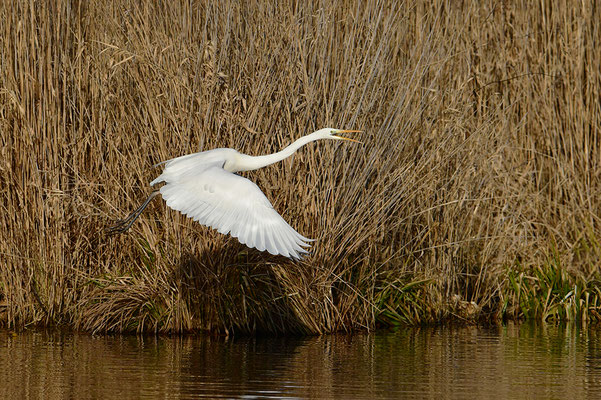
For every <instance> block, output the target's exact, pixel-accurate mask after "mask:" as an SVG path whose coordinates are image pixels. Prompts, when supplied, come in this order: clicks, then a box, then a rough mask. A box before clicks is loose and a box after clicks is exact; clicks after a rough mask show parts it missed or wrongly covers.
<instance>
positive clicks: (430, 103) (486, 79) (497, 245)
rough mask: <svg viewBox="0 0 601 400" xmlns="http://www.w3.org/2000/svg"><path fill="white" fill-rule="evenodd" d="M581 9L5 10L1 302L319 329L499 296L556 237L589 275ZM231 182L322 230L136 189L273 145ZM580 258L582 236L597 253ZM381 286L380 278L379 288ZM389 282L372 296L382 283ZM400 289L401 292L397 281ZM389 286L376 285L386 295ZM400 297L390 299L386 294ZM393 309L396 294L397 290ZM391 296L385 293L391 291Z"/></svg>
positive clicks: (584, 8)
mask: <svg viewBox="0 0 601 400" xmlns="http://www.w3.org/2000/svg"><path fill="white" fill-rule="evenodd" d="M600 14H601V11H600V10H599V7H594V6H592V5H590V4H588V3H578V4H573V3H567V2H564V3H562V4H560V5H558V4H553V5H552V4H551V3H550V2H548V1H542V2H539V3H537V4H536V5H532V4H531V3H529V2H513V3H508V4H499V3H498V2H488V3H485V4H482V3H481V2H463V3H461V4H460V3H454V2H434V3H431V2H417V3H413V2H408V3H407V4H399V3H394V2H393V3H389V2H379V1H375V0H374V1H350V2H326V3H311V2H273V3H269V4H267V3H265V2H249V3H242V4H240V3H237V2H231V1H222V2H204V1H198V2H177V1H176V2H163V3H162V2H142V3H140V2H131V1H126V0H120V1H115V2H100V1H90V2H75V3H72V2H57V3H49V2H40V3H39V4H37V3H35V4H34V3H32V2H28V1H16V2H12V3H11V2H4V3H2V4H1V5H0V49H1V57H0V140H1V163H0V183H1V184H2V188H3V189H2V192H1V196H2V202H0V205H2V210H3V212H2V213H1V214H0V219H1V223H0V246H1V247H0V301H1V302H3V304H6V306H5V307H4V308H5V310H4V311H1V312H2V313H3V314H5V317H4V318H0V321H2V320H4V321H5V322H6V323H8V324H10V325H13V326H14V325H17V326H22V325H27V324H37V323H41V324H66V325H69V326H73V327H75V328H79V329H86V330H90V331H132V330H137V331H153V330H158V331H172V332H178V331H191V330H202V329H209V330H219V331H231V330H236V331H246V332H254V331H269V332H289V331H296V332H304V333H319V332H330V331H335V330H350V329H355V328H372V327H374V326H375V324H376V321H377V319H378V315H379V313H380V312H381V308H380V307H382V305H381V304H380V305H379V303H378V302H379V301H384V302H389V303H387V304H388V306H389V307H392V308H394V307H402V305H403V304H404V303H403V302H404V301H405V300H403V297H402V295H403V293H405V292H403V291H402V290H400V289H398V290H396V289H394V290H393V289H391V288H401V287H402V286H403V284H406V283H408V282H411V281H422V280H424V282H428V283H426V284H424V286H420V288H419V289H418V290H420V292H419V293H421V294H422V296H421V297H420V299H421V300H422V301H424V304H423V306H422V305H417V304H415V305H410V306H411V307H414V308H411V310H414V311H411V313H416V312H417V311H415V310H417V309H420V310H422V311H420V312H419V313H421V315H414V317H415V318H414V320H415V321H418V320H419V321H424V320H434V319H439V318H444V317H446V316H448V315H449V314H450V313H452V312H454V311H453V310H455V308H454V307H455V306H454V305H453V304H456V301H451V300H450V299H461V301H466V302H472V301H473V302H475V303H476V304H477V305H478V306H479V308H480V309H481V310H483V312H484V313H486V312H488V313H490V314H492V313H494V312H495V310H497V308H498V306H499V304H500V303H501V302H502V301H503V292H502V290H501V288H503V287H505V285H506V283H507V282H506V271H507V266H508V265H511V264H512V263H513V262H514V261H515V260H522V263H523V264H524V265H534V264H536V263H540V262H542V260H544V258H545V257H546V254H547V253H548V249H549V248H550V247H551V246H556V248H557V249H558V250H559V252H560V253H561V254H564V255H565V257H566V261H567V263H566V264H565V265H567V266H568V268H569V269H570V270H571V271H572V272H573V273H575V274H582V275H590V273H592V272H591V271H592V270H593V268H594V266H598V261H599V254H598V252H597V253H595V252H588V253H586V252H585V253H586V254H587V255H585V256H583V255H582V254H583V252H582V251H580V252H579V253H578V254H576V253H575V251H576V250H578V249H581V248H582V243H583V242H582V238H583V232H590V234H589V236H587V237H596V238H599V237H601V236H599V232H600V226H601V224H600V218H599V216H600V215H601V198H600V197H601V185H600V179H601V177H600V174H599V171H601V169H600V167H601V165H600V163H601V154H600V149H601V143H600V138H599V128H600V126H601V106H600V103H599V92H600V88H601V73H600V71H601V59H600V58H601V55H600V53H599V51H598V49H596V48H595V44H596V43H597V44H598V43H599V41H600V39H601V33H600V30H599V29H600V28H599V24H598V23H597V21H599V20H601V15H600ZM325 126H332V127H340V128H352V129H363V130H364V131H365V133H364V134H363V136H362V137H361V139H362V140H363V141H364V142H365V145H364V146H354V145H349V144H339V143H317V144H313V145H310V146H307V147H306V148H304V149H302V150H301V151H299V152H298V153H297V154H296V155H295V156H294V157H293V158H291V159H290V160H286V161H284V162H282V163H279V164H277V165H274V166H270V167H268V168H265V169H263V170H259V171H256V172H252V173H248V174H247V176H248V177H249V178H250V179H252V180H253V181H255V182H256V183H257V184H258V185H259V186H260V187H261V188H262V189H263V190H264V192H265V194H266V195H267V197H268V198H269V199H270V200H271V201H272V203H273V205H274V207H275V208H276V209H277V210H278V211H280V212H281V213H282V215H283V216H284V217H285V218H286V220H287V221H289V222H290V224H291V225H292V226H293V227H295V228H296V229H297V230H298V231H299V232H301V233H303V234H304V235H306V236H309V237H314V238H316V239H317V242H316V243H315V245H314V247H313V254H312V255H311V256H310V257H307V258H306V259H305V260H304V261H303V262H300V263H291V262H289V261H287V260H285V259H282V258H279V257H271V256H269V255H266V254H262V253H259V252H257V251H255V250H249V249H247V248H245V247H244V246H242V245H240V244H239V243H237V241H236V240H234V239H232V238H230V237H224V236H222V235H219V234H218V233H216V232H213V231H211V230H209V229H206V228H204V227H200V226H198V224H196V223H194V222H193V221H190V220H188V219H186V218H185V217H182V216H181V215H180V214H178V213H177V212H174V211H172V210H169V209H167V208H166V207H165V205H164V204H161V203H160V202H159V201H156V202H155V203H154V204H152V205H151V206H150V207H149V208H148V209H147V211H146V212H145V214H143V216H142V218H141V219H140V220H139V221H137V222H136V224H135V225H134V227H133V230H132V231H131V233H129V234H126V235H122V236H118V237H106V236H104V235H103V233H102V232H103V228H104V227H105V226H106V225H108V224H110V223H112V222H113V221H114V220H116V219H118V218H121V217H123V216H124V215H126V214H127V213H128V212H129V211H130V210H132V209H134V208H135V207H136V206H137V205H138V204H139V202H140V201H141V200H142V199H143V198H144V197H145V195H147V194H148V192H149V188H148V185H147V182H149V181H150V180H151V179H152V178H153V177H155V176H156V174H157V173H158V171H157V170H154V169H152V168H150V166H151V165H153V164H154V163H156V162H159V161H161V160H165V159H168V158H172V157H176V156H179V155H182V154H185V153H190V152H195V151H200V150H206V149H211V148H216V147H233V148H236V149H238V150H239V151H242V152H246V153H249V154H261V153H270V152H273V151H276V150H278V149H280V148H281V147H283V146H285V145H286V144H288V143H289V142H291V141H292V140H294V139H296V138H298V137H300V136H301V135H304V134H307V133H309V132H311V131H313V130H315V129H318V128H321V127H325ZM593 247H594V246H593ZM384 290H388V292H384ZM390 290H393V292H394V293H396V294H395V295H394V296H391V297H390V296H388V294H387V295H386V296H385V297H382V295H383V293H390ZM395 290H396V292H395ZM387 296H388V297H387ZM395 296H396V297H395ZM394 299H396V300H394ZM395 302H396V303H395Z"/></svg>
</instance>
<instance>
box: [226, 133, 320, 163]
mask: <svg viewBox="0 0 601 400" xmlns="http://www.w3.org/2000/svg"><path fill="white" fill-rule="evenodd" d="M319 139H322V138H320V137H316V136H315V135H313V134H310V135H306V136H303V137H302V138H300V139H298V140H296V141H294V143H292V144H291V145H289V146H287V147H286V148H284V149H283V150H281V151H278V152H277V153H273V154H267V155H264V156H249V155H247V154H240V156H241V158H240V159H239V160H238V163H237V165H236V167H237V168H236V171H252V170H254V169H259V168H263V167H266V166H268V165H271V164H274V163H276V162H278V161H282V160H284V159H286V158H288V157H290V156H291V155H293V154H294V153H295V152H296V151H297V150H298V149H300V148H301V147H303V146H304V145H306V144H307V143H311V142H314V141H316V140H319Z"/></svg>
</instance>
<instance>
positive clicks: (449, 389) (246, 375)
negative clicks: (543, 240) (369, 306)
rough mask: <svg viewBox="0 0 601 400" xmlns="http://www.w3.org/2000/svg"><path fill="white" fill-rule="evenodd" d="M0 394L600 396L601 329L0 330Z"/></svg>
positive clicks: (53, 396) (13, 396) (52, 396)
mask: <svg viewBox="0 0 601 400" xmlns="http://www.w3.org/2000/svg"><path fill="white" fill-rule="evenodd" d="M0 343H1V347H0V398H3V399H4V398H6V399H9V398H11V399H17V398H18V399H25V398H44V399H65V398H73V399H80V398H120V399H129V398H165V399H171V398H202V397H206V398H247V399H249V398H251V399H252V398H340V399H351V398H415V399H423V398H430V399H440V398H471V399H477V398H482V399H488V398H512V399H517V398H528V399H536V398H540V399H550V398H577V399H585V398H601V330H596V329H578V328H574V327H565V326H564V327H557V326H540V325H539V326H536V325H508V326H502V327H493V328H482V327H453V326H447V327H437V328H402V329H398V330H396V331H394V332H392V331H388V332H378V333H372V334H355V335H330V336H322V337H310V338H290V337H285V338H284V337H280V338H215V337H206V336H186V337H140V336H91V335H87V334H73V333H65V332H40V331H34V332H27V331H26V332H21V333H16V334H15V333H12V332H9V331H0Z"/></svg>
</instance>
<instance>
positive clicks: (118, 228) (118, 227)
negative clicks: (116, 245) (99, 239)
mask: <svg viewBox="0 0 601 400" xmlns="http://www.w3.org/2000/svg"><path fill="white" fill-rule="evenodd" d="M157 194H159V191H158V190H155V191H154V192H152V193H150V196H148V198H147V199H146V201H144V203H143V204H142V205H141V206H140V207H138V208H137V209H136V210H135V211H134V212H133V213H131V214H130V215H129V217H127V218H125V219H122V220H120V221H117V223H116V224H115V225H113V226H111V227H108V228H107V229H106V232H107V233H108V234H109V235H114V234H117V233H123V232H125V231H127V230H128V229H129V228H130V227H131V225H132V224H133V223H134V221H135V220H136V219H138V217H139V216H140V214H142V211H144V209H145V208H146V207H148V204H149V203H150V200H152V199H154V197H155V196H156V195H157Z"/></svg>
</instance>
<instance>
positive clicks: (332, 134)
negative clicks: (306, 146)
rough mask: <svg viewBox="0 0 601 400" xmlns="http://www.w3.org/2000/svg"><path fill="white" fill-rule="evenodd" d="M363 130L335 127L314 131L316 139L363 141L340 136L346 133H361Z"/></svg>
mask: <svg viewBox="0 0 601 400" xmlns="http://www.w3.org/2000/svg"><path fill="white" fill-rule="evenodd" d="M359 132H361V131H355V130H348V129H334V128H323V129H320V130H318V131H316V132H314V133H313V135H315V136H316V139H334V140H348V141H351V142H355V143H361V142H360V141H358V140H355V139H351V138H347V137H344V136H340V134H345V133H359Z"/></svg>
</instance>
